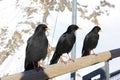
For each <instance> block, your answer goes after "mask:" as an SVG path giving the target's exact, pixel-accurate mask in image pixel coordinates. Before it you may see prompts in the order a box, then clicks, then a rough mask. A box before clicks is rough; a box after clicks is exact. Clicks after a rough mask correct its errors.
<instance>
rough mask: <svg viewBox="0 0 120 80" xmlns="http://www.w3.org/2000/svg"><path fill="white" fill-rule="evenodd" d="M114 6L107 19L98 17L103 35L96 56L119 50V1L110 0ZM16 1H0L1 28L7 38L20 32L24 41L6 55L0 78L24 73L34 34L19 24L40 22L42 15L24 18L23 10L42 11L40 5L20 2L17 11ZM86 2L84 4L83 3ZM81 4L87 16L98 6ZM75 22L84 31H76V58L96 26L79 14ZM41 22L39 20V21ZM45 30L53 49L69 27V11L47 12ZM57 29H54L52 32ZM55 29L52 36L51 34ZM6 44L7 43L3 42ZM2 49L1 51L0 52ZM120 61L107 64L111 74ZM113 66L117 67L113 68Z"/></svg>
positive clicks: (92, 67) (84, 72)
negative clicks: (47, 28)
mask: <svg viewBox="0 0 120 80" xmlns="http://www.w3.org/2000/svg"><path fill="white" fill-rule="evenodd" d="M109 1H110V2H112V3H113V4H115V8H113V9H111V10H109V12H110V15H109V16H106V15H102V16H99V17H98V20H99V23H100V27H101V28H102V31H103V32H101V33H100V40H99V43H98V46H97V48H96V49H95V52H96V53H99V52H103V51H108V50H112V49H116V48H119V47H120V46H119V44H120V38H119V36H120V31H119V30H120V27H119V25H120V22H119V19H120V16H119V13H120V7H119V3H118V2H119V1H118V0H116V1H115V0H109ZM16 2H17V1H16V0H2V1H0V11H1V12H0V17H1V18H0V28H7V29H8V32H7V36H9V38H10V36H12V34H13V33H14V31H16V30H17V31H19V32H21V34H22V38H23V39H24V44H23V45H21V46H20V47H19V48H18V49H17V50H16V51H15V53H14V54H13V55H9V56H8V58H7V59H6V60H5V61H4V62H3V63H2V64H1V65H0V77H2V76H5V75H11V74H15V73H19V72H23V71H24V58H25V48H26V41H27V39H28V37H30V36H31V35H32V32H33V31H34V30H33V29H32V28H31V26H30V25H28V24H19V23H20V22H22V21H31V22H33V23H35V24H36V23H37V22H39V19H40V18H42V17H43V12H42V11H41V12H40V13H34V14H33V15H31V16H30V17H31V18H30V19H28V18H26V16H25V12H24V11H23V8H24V7H29V6H33V7H37V8H39V7H41V5H36V4H32V5H31V1H30V0H19V2H18V3H17V4H19V6H20V7H16ZM86 2H87V3H86ZM80 3H81V4H82V5H86V4H87V5H88V6H89V7H88V9H89V12H88V14H90V13H91V11H92V10H93V9H94V7H95V6H96V5H98V4H99V0H98V1H96V2H95V3H96V4H93V3H94V2H93V1H91V0H80ZM77 16H78V18H77V25H79V26H80V27H82V28H83V30H82V31H77V33H76V34H77V40H76V46H77V49H76V50H77V51H76V52H77V53H76V56H77V58H78V57H81V49H82V45H83V40H84V37H85V35H86V34H87V33H88V32H89V31H90V30H91V29H92V27H93V26H95V25H94V24H93V23H91V21H89V20H86V19H83V18H80V15H79V12H78V15H77ZM40 21H42V19H41V20H40ZM47 23H48V26H49V27H50V28H51V29H52V30H51V31H49V36H48V39H49V41H50V43H51V44H52V46H55V45H56V43H57V41H58V38H59V37H60V35H61V34H62V33H63V32H65V31H66V29H67V27H68V26H69V25H70V24H71V23H72V13H71V12H70V11H69V10H67V9H66V10H65V11H64V12H55V11H50V15H49V16H48V18H47ZM55 27H56V28H55ZM54 28H55V32H54ZM23 29H24V30H28V29H31V31H30V32H31V33H29V34H25V33H23V32H22V30H23ZM53 32H54V34H53ZM52 37H54V38H52ZM5 41H6V42H7V40H5ZM2 49H3V48H2ZM119 60H120V58H116V59H113V60H111V61H110V73H111V72H114V71H116V70H118V69H120V66H119V65H120V63H119ZM103 65H104V62H103V63H100V64H96V65H94V66H90V67H87V68H84V69H81V70H78V71H77V74H80V75H81V76H84V75H85V74H87V73H89V72H92V71H93V70H96V69H97V68H99V67H101V66H103ZM114 65H116V66H117V67H116V66H114ZM56 79H57V80H65V79H66V80H70V74H69V73H68V74H65V75H62V76H59V77H57V78H56ZM80 79H81V80H82V77H78V76H77V80H80Z"/></svg>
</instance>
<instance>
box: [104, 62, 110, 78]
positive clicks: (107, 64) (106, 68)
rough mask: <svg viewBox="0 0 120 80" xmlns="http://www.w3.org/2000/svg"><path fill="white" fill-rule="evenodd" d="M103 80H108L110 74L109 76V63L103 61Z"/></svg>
mask: <svg viewBox="0 0 120 80" xmlns="http://www.w3.org/2000/svg"><path fill="white" fill-rule="evenodd" d="M105 76H106V79H105V80H109V78H110V74H109V61H105Z"/></svg>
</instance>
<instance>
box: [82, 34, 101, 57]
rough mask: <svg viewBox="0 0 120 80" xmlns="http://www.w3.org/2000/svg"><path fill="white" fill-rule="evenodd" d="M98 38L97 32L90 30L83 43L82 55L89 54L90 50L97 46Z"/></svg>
mask: <svg viewBox="0 0 120 80" xmlns="http://www.w3.org/2000/svg"><path fill="white" fill-rule="evenodd" d="M98 39H99V35H98V34H94V33H92V32H90V33H88V34H87V35H86V37H85V39H84V43H83V49H82V56H87V55H89V54H90V53H89V52H90V50H92V49H94V48H95V47H96V46H97V43H98Z"/></svg>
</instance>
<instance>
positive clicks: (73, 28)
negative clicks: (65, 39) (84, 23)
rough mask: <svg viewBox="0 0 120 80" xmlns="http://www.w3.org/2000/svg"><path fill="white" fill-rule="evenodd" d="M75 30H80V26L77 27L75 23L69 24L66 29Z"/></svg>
mask: <svg viewBox="0 0 120 80" xmlns="http://www.w3.org/2000/svg"><path fill="white" fill-rule="evenodd" d="M76 30H82V28H80V27H78V26H77V25H74V24H72V25H70V26H69V27H68V29H67V31H76Z"/></svg>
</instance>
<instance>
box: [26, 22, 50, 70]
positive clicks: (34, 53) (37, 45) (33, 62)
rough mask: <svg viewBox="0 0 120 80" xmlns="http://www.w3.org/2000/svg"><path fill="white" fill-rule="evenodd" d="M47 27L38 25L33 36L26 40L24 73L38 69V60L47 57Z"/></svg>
mask: <svg viewBox="0 0 120 80" xmlns="http://www.w3.org/2000/svg"><path fill="white" fill-rule="evenodd" d="M47 29H48V27H47V26H46V25H45V24H39V25H38V26H37V27H36V29H35V32H34V34H33V35H32V36H31V37H30V38H29V39H28V41H27V47H26V57H25V65H24V67H25V71H27V70H31V69H38V68H40V66H39V65H38V61H39V60H44V59H45V58H46V55H47V48H48V39H47V37H46V35H45V31H46V30H47Z"/></svg>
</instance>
